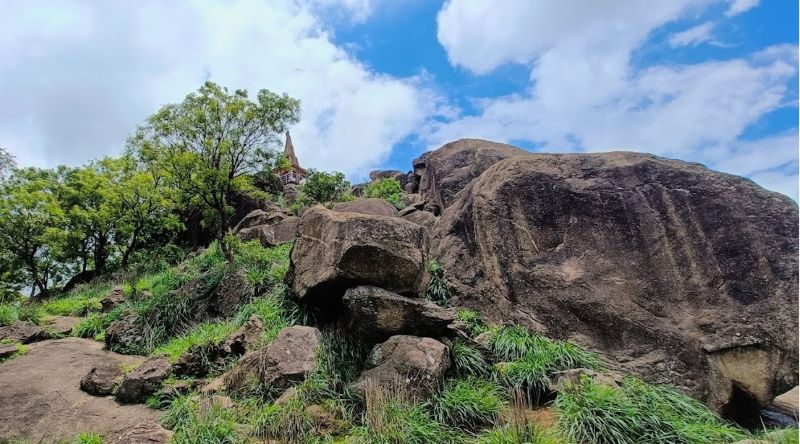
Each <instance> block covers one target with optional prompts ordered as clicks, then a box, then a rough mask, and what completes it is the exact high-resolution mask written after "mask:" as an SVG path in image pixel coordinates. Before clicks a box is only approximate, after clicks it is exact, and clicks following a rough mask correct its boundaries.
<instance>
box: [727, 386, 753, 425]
mask: <svg viewBox="0 0 800 444" xmlns="http://www.w3.org/2000/svg"><path fill="white" fill-rule="evenodd" d="M720 413H721V415H722V417H723V418H725V419H727V420H730V421H733V422H735V423H736V424H739V425H740V426H742V427H745V428H749V429H756V428H760V427H762V423H761V406H760V404H759V402H758V399H756V397H755V396H753V395H752V394H751V393H750V392H748V391H747V390H745V389H744V388H742V387H741V386H740V385H739V384H737V383H734V384H733V390H732V391H731V396H730V398H729V399H728V402H727V403H726V404H725V405H724V406H723V407H722V411H721V412H720Z"/></svg>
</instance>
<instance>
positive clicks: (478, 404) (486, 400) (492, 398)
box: [429, 376, 506, 430]
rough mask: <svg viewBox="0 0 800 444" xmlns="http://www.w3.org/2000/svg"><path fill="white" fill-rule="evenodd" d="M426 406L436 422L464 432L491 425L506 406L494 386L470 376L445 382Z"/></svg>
mask: <svg viewBox="0 0 800 444" xmlns="http://www.w3.org/2000/svg"><path fill="white" fill-rule="evenodd" d="M429 403H430V406H431V409H432V411H433V414H434V417H435V418H436V419H437V420H438V421H439V422H442V423H445V424H448V425H450V426H453V427H458V428H461V429H467V430H476V429H477V428H479V427H482V426H485V425H488V424H493V423H494V422H495V421H496V420H497V418H498V417H499V416H500V411H501V410H502V409H503V407H504V406H505V405H506V403H505V400H504V398H503V394H502V390H501V388H500V387H499V386H498V385H497V384H496V383H494V382H491V381H487V380H485V379H478V378H475V377H471V376H470V377H466V378H464V379H450V380H448V381H447V382H446V383H445V385H444V387H443V388H442V390H441V392H439V393H437V394H436V395H434V396H433V397H432V399H431V400H430V401H429Z"/></svg>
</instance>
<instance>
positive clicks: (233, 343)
mask: <svg viewBox="0 0 800 444" xmlns="http://www.w3.org/2000/svg"><path fill="white" fill-rule="evenodd" d="M263 335H264V324H263V323H262V322H261V318H260V317H259V316H258V315H256V314H254V315H252V316H250V319H248V320H247V322H245V324H244V325H243V326H242V327H241V328H240V329H239V330H236V331H235V332H234V333H233V334H232V335H231V336H230V337H229V338H228V339H227V340H226V341H225V342H224V343H223V344H222V347H221V348H222V351H223V352H224V353H225V354H227V355H243V354H244V353H245V352H246V351H247V350H248V348H250V347H252V346H253V345H254V344H257V343H258V341H259V340H260V339H261V337H262V336H263Z"/></svg>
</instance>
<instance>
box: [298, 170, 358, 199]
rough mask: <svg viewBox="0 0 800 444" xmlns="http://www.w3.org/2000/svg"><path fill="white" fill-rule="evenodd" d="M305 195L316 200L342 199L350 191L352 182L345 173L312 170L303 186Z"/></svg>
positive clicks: (302, 189)
mask: <svg viewBox="0 0 800 444" xmlns="http://www.w3.org/2000/svg"><path fill="white" fill-rule="evenodd" d="M301 191H302V192H303V195H305V196H306V197H308V198H311V199H313V200H314V201H315V202H319V203H325V202H335V201H340V200H342V199H344V198H346V196H348V195H349V193H350V182H348V181H347V180H345V178H344V174H342V173H339V172H334V173H326V172H324V171H317V170H310V171H309V174H308V177H307V178H306V180H305V182H303V185H302V186H301Z"/></svg>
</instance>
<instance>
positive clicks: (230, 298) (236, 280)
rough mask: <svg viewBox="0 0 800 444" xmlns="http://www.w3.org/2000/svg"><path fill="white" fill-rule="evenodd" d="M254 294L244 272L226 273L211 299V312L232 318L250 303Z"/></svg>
mask: <svg viewBox="0 0 800 444" xmlns="http://www.w3.org/2000/svg"><path fill="white" fill-rule="evenodd" d="M253 294H254V291H253V288H252V287H251V286H250V284H248V283H247V279H246V278H245V276H244V273H242V272H233V273H225V275H224V276H223V277H222V280H221V281H220V282H219V284H218V285H217V288H216V289H215V290H214V293H213V294H212V295H211V299H210V301H209V302H210V307H209V308H210V310H209V311H210V312H211V313H212V314H215V315H219V316H222V317H230V316H233V315H234V314H235V313H236V310H238V309H239V307H240V306H241V305H243V304H246V303H248V302H250V299H252V297H253Z"/></svg>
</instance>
